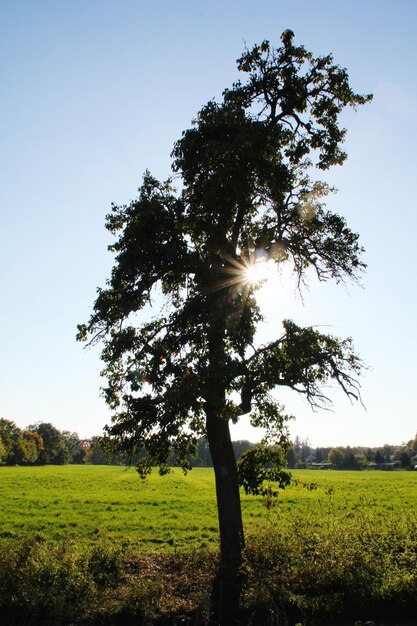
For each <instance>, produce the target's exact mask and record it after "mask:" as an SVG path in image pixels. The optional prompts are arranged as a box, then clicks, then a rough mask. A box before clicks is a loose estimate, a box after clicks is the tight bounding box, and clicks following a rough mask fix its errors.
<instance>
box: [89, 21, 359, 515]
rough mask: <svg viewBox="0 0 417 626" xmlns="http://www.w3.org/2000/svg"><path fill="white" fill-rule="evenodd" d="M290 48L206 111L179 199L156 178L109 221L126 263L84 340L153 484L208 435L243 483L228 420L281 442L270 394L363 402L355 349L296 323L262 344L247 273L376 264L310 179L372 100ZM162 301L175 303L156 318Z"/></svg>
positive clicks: (270, 55) (186, 157) (117, 264)
mask: <svg viewBox="0 0 417 626" xmlns="http://www.w3.org/2000/svg"><path fill="white" fill-rule="evenodd" d="M281 42H282V45H281V46H280V47H278V48H277V49H275V48H273V47H272V46H271V45H270V44H269V42H267V41H264V42H263V43H262V44H261V45H260V46H255V47H254V48H253V49H252V50H246V51H245V53H244V54H243V56H242V57H241V58H240V59H239V60H238V69H239V70H240V71H241V72H243V73H244V74H245V75H246V77H247V80H246V82H245V83H241V82H237V83H235V84H234V85H233V86H232V88H230V89H226V90H225V91H224V93H223V99H222V101H221V102H214V101H210V102H208V103H207V104H206V105H205V106H204V107H203V108H202V109H201V110H200V112H199V113H198V116H197V118H196V120H195V121H194V122H193V126H192V128H189V129H187V130H186V131H185V132H184V133H183V135H182V137H181V139H179V140H178V141H177V142H176V143H175V146H174V149H173V152H172V157H173V170H174V172H175V173H176V174H177V176H178V177H180V178H181V182H182V190H181V192H178V191H176V189H174V187H173V185H172V182H171V180H168V181H166V182H162V183H161V182H159V181H157V180H156V179H155V178H154V177H153V176H152V175H151V174H150V173H149V172H146V173H145V175H144V177H143V182H142V185H141V186H140V188H139V195H138V198H137V199H135V200H133V201H132V202H130V203H129V204H128V205H123V206H117V205H113V206H112V211H111V213H110V214H109V215H108V216H107V221H106V227H107V229H108V230H109V231H110V232H111V233H112V234H113V235H114V236H115V242H114V243H113V244H112V245H111V246H110V250H111V251H112V252H113V253H114V254H115V259H114V266H113V269H112V273H111V276H110V278H109V280H108V281H107V284H106V287H105V288H102V289H99V290H98V297H97V299H96V301H95V304H94V311H93V314H92V316H91V318H90V320H89V322H88V324H80V325H79V326H78V335H77V338H78V339H79V340H81V341H86V340H88V339H89V340H90V342H93V343H94V342H97V341H99V342H102V343H103V345H104V347H103V351H102V359H103V362H104V370H103V375H104V376H105V377H106V379H107V386H106V388H105V390H104V395H105V398H106V401H107V403H108V404H109V406H110V407H111V408H112V410H113V411H114V415H113V418H112V423H111V424H110V425H108V426H107V427H106V437H107V440H108V444H109V445H110V446H113V450H114V451H120V450H121V451H122V452H123V454H124V455H126V456H127V457H128V458H134V457H137V455H138V453H139V452H140V451H142V450H143V449H146V451H147V453H148V456H140V457H139V460H138V463H137V464H138V470H139V472H140V474H141V476H145V475H147V474H148V473H149V471H150V469H151V467H152V466H155V465H158V466H160V468H161V471H163V472H165V471H166V470H167V464H168V460H169V459H170V457H171V455H172V453H173V449H174V448H175V460H176V463H177V464H178V465H179V466H181V467H182V468H183V469H184V470H187V469H189V467H190V462H189V455H190V454H192V453H193V452H195V449H196V444H197V441H198V439H199V438H201V437H202V436H208V438H209V443H210V446H211V447H212V448H213V447H215V446H216V445H217V446H218V449H219V450H223V452H222V453H220V452H219V455H217V456H216V455H215V458H216V459H220V457H222V462H223V463H226V457H225V454H224V450H226V449H227V450H228V451H229V457H228V461H227V462H228V463H229V465H230V467H229V469H228V473H229V474H235V468H234V467H232V465H233V457H232V455H230V437H229V435H228V434H227V433H228V430H227V429H224V428H223V426H222V424H224V423H225V422H230V421H231V422H236V421H237V420H238V419H239V418H240V416H241V415H242V414H246V413H249V414H250V420H251V423H252V424H253V425H255V426H262V427H265V428H267V429H268V431H269V440H270V442H271V443H272V444H273V445H280V443H281V440H282V438H283V437H284V436H285V434H286V429H285V423H286V420H287V419H288V416H287V415H286V414H285V412H284V411H283V408H282V407H280V406H279V405H278V404H277V403H276V402H275V401H274V400H273V399H272V397H271V396H270V395H269V393H270V392H271V391H272V390H273V389H274V388H276V387H277V386H280V385H284V386H287V387H290V388H292V389H294V390H296V391H298V392H299V393H301V394H303V395H305V396H306V398H307V399H308V401H309V402H310V403H311V404H312V405H317V404H323V403H326V402H328V401H329V400H328V398H327V397H326V396H325V395H324V393H323V392H322V386H323V385H324V384H326V383H328V382H329V381H331V380H333V381H336V382H337V383H338V384H339V385H340V386H341V387H342V389H343V390H344V391H345V392H346V393H347V394H348V395H350V396H352V397H355V398H357V397H358V385H357V382H356V379H355V377H356V376H357V375H358V374H359V372H360V367H361V363H360V361H359V359H358V358H357V357H356V355H355V354H354V351H353V348H352V344H351V341H350V340H349V339H348V340H339V339H337V338H335V337H332V336H327V335H324V334H321V333H319V332H317V331H316V330H314V329H313V328H311V327H310V328H304V329H303V328H299V327H298V326H296V325H295V324H294V323H293V322H291V321H285V322H284V323H283V334H282V336H281V337H280V338H278V339H277V340H275V341H272V342H270V343H269V344H268V345H266V346H256V345H255V331H256V327H257V324H258V322H259V321H260V320H261V315H260V311H259V307H258V306H257V304H256V299H255V297H254V294H255V292H256V289H257V288H258V287H259V284H256V283H252V282H251V281H250V280H249V279H248V277H247V275H246V269H247V267H248V266H249V265H250V264H251V263H253V260H254V258H256V256H257V255H262V257H263V258H264V260H269V261H270V262H271V263H275V264H276V265H277V266H278V265H280V264H282V263H290V264H291V265H292V268H293V270H294V272H295V273H296V275H297V278H298V282H299V286H301V285H302V284H303V282H304V281H305V280H306V278H307V274H308V272H309V270H313V272H315V273H316V275H317V276H318V278H319V279H320V280H326V279H328V278H333V279H335V280H336V281H340V280H344V279H346V278H349V279H354V278H355V277H356V276H357V274H358V272H360V271H361V270H362V269H363V268H364V267H365V266H364V263H363V262H362V260H361V254H362V251H363V250H362V247H361V246H360V245H359V243H358V235H357V234H355V233H353V232H352V231H351V230H350V229H349V228H348V226H347V225H346V222H345V220H344V219H343V218H342V217H341V216H339V215H336V214H333V213H331V212H329V211H326V210H325V208H324V204H323V201H322V199H323V198H325V197H326V195H327V194H328V193H330V192H331V191H332V190H331V189H330V188H329V187H328V185H326V184H325V183H323V182H319V181H317V180H315V176H310V174H309V172H310V170H311V169H312V168H313V167H314V166H317V167H318V168H319V169H323V170H324V169H327V168H329V167H330V166H332V165H334V164H341V163H342V162H343V161H344V159H345V158H346V155H345V153H343V152H342V151H341V149H340V145H341V143H342V142H343V140H344V137H345V132H346V131H345V129H343V128H341V127H340V125H339V120H338V118H339V115H340V113H341V112H342V110H343V109H344V108H345V107H348V106H350V107H354V108H356V107H357V106H358V105H361V104H364V103H366V102H367V101H369V100H370V99H371V96H362V95H359V94H355V93H354V91H353V90H352V89H351V87H350V85H349V81H348V75H347V72H346V70H344V69H342V68H340V67H339V66H337V65H335V64H334V63H333V59H332V57H331V55H329V56H325V57H314V56H313V54H312V53H310V52H308V51H307V50H305V48H304V47H303V46H296V45H295V43H294V34H293V33H292V32H291V31H285V32H284V33H283V34H282V37H281ZM151 301H152V303H153V305H154V306H155V304H156V303H158V302H162V305H161V307H160V309H159V311H157V312H155V314H154V317H152V318H151V319H149V316H147V315H146V313H147V312H148V308H147V307H148V305H149V304H150V302H151ZM143 314H145V315H143ZM220 432H221V433H222V434H221V435H220ZM226 440H227V441H226ZM212 452H213V450H212ZM274 458H275V457H274ZM230 459H231V460H230ZM270 460H272V457H271V459H270ZM277 460H278V459H277ZM214 466H215V469H216V470H217V469H218V468H219V460H216V461H215V463H214ZM258 467H260V465H259V464H257V463H253V464H252V468H253V471H255V469H256V468H258ZM219 471H220V470H219ZM234 490H235V491H237V483H236V484H235V485H234ZM227 499H228V498H225V500H227ZM226 517H227V516H226Z"/></svg>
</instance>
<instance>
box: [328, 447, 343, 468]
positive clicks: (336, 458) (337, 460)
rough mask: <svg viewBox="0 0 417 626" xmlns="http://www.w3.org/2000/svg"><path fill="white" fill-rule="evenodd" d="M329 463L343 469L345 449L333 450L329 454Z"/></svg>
mask: <svg viewBox="0 0 417 626" xmlns="http://www.w3.org/2000/svg"><path fill="white" fill-rule="evenodd" d="M328 459H329V463H331V464H332V465H333V467H335V468H336V469H342V468H343V466H344V464H345V451H344V450H343V448H340V447H339V448H332V449H331V450H330V452H329V456H328Z"/></svg>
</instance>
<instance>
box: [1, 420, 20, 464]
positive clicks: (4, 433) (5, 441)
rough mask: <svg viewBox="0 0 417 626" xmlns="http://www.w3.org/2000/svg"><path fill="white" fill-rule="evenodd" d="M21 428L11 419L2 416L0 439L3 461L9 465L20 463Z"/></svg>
mask: <svg viewBox="0 0 417 626" xmlns="http://www.w3.org/2000/svg"><path fill="white" fill-rule="evenodd" d="M20 437H21V430H20V428H18V426H16V424H15V423H14V422H12V421H11V420H7V419H5V418H4V417H2V418H0V440H1V442H2V447H3V462H4V463H6V464H7V465H14V464H16V463H19V439H20Z"/></svg>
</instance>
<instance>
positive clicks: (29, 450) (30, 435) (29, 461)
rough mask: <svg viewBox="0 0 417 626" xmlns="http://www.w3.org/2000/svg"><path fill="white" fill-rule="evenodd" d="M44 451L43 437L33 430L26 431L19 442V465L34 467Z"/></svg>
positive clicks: (21, 434)
mask: <svg viewBox="0 0 417 626" xmlns="http://www.w3.org/2000/svg"><path fill="white" fill-rule="evenodd" d="M43 451H44V445H43V439H42V437H41V436H40V435H39V434H38V433H37V432H34V431H32V430H24V431H23V432H21V433H20V437H19V439H18V441H17V458H18V461H17V462H18V463H19V464H23V465H33V464H34V463H36V461H37V460H38V459H39V457H40V456H41V454H42V453H43Z"/></svg>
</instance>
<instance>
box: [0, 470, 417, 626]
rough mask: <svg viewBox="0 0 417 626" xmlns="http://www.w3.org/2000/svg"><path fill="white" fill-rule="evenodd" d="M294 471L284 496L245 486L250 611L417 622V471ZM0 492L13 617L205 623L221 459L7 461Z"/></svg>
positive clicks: (319, 621) (3, 558) (4, 572)
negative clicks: (133, 463)
mask: <svg viewBox="0 0 417 626" xmlns="http://www.w3.org/2000/svg"><path fill="white" fill-rule="evenodd" d="M293 476H294V478H296V479H297V480H298V481H299V482H298V484H297V485H294V486H292V487H290V488H289V489H287V490H286V491H284V492H282V493H280V495H279V498H278V500H277V502H275V503H273V506H265V504H268V505H270V504H271V502H265V501H264V500H263V498H262V497H253V496H250V497H249V496H245V495H242V507H243V517H244V525H245V529H246V537H247V545H246V550H245V553H244V562H243V565H242V573H243V578H244V586H243V590H242V598H241V612H242V614H241V617H242V622H241V623H244V624H251V625H252V626H254V625H255V624H256V625H262V626H277V625H284V624H285V625H286V626H294V625H295V624H303V626H323V625H324V624H329V625H331V626H335V624H337V625H338V626H340V625H341V624H347V625H348V626H352V625H353V623H354V622H355V624H358V623H359V620H361V623H362V624H365V622H366V620H370V619H371V620H375V621H372V624H374V623H375V624H377V625H378V626H382V625H384V626H388V624H389V625H390V626H400V625H401V626H405V625H407V626H412V625H414V624H416V623H417V602H416V597H417V515H416V510H417V472H365V471H364V472H336V471H309V470H300V471H294V472H293ZM313 482H315V483H317V488H316V489H313V490H311V489H308V488H306V486H308V485H311V483H313ZM0 502H1V509H0V622H1V623H4V624H16V625H18V624H24V625H25V626H29V625H32V624H33V625H34V626H35V625H38V624H40V623H42V624H43V625H46V624H48V625H50V626H57V625H60V626H65V625H67V624H83V625H86V624H89V625H90V626H97V625H98V624H103V626H108V625H109V624H112V625H115V624H118V625H119V624H120V626H121V625H123V626H128V625H133V624H135V625H137V624H139V623H141V624H142V623H143V624H147V625H156V624H158V625H162V624H163V625H164V626H166V624H170V626H171V625H173V624H183V625H185V624H189V625H191V624H194V625H196V624H199V625H206V624H207V615H208V612H207V611H208V606H209V599H210V593H211V585H212V581H213V577H214V573H215V570H216V563H217V555H218V550H217V548H218V531H217V514H216V504H215V495H214V476H213V472H212V470H210V469H193V470H192V472H190V473H189V474H188V475H187V476H183V474H182V473H181V472H180V471H179V470H175V471H174V472H173V473H172V474H170V475H168V476H164V477H161V476H159V475H158V474H157V473H154V474H152V475H151V476H150V477H149V478H148V479H147V480H146V481H141V480H140V479H139V477H138V476H137V474H136V472H135V471H134V470H130V471H125V470H124V469H123V468H121V467H108V466H102V467H98V466H64V467H54V466H48V467H36V468H25V467H0ZM368 623H369V624H370V623H371V622H368Z"/></svg>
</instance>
